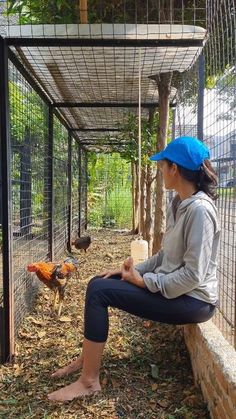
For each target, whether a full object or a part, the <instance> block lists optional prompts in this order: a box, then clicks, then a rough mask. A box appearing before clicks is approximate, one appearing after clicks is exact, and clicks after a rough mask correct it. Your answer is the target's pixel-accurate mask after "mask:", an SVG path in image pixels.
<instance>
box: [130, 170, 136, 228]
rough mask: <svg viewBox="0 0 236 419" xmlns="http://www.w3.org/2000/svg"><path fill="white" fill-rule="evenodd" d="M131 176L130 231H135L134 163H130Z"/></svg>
mask: <svg viewBox="0 0 236 419" xmlns="http://www.w3.org/2000/svg"><path fill="white" fill-rule="evenodd" d="M131 176H132V231H134V230H135V172H134V163H133V162H131Z"/></svg>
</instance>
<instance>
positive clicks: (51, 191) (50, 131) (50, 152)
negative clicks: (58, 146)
mask: <svg viewBox="0 0 236 419" xmlns="http://www.w3.org/2000/svg"><path fill="white" fill-rule="evenodd" d="M48 157H49V158H48V163H49V167H48V172H49V179H48V186H49V188H48V193H49V256H50V260H54V229H53V225H54V222H53V218H54V169H53V108H52V106H49V108H48Z"/></svg>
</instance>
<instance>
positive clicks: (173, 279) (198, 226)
mask: <svg viewBox="0 0 236 419" xmlns="http://www.w3.org/2000/svg"><path fill="white" fill-rule="evenodd" d="M214 230H215V226H214V222H213V220H212V218H211V217H210V214H209V213H208V211H207V209H206V208H205V207H203V206H196V207H195V208H194V209H192V210H191V213H190V215H189V217H188V219H187V221H186V225H185V230H184V241H185V248H186V251H185V253H184V256H183V266H181V267H180V268H179V269H177V270H176V271H174V272H171V273H168V274H164V273H158V274H154V273H151V272H147V273H145V274H144V275H143V279H144V282H145V284H146V286H147V288H148V289H149V290H150V291H151V292H158V291H160V292H161V293H162V295H163V296H164V297H166V298H176V297H178V296H180V295H182V294H186V293H188V292H190V291H191V290H193V289H194V288H197V287H198V286H199V284H200V283H201V282H202V281H204V279H205V276H206V273H207V270H208V266H209V263H210V260H211V254H212V245H213V239H214V234H215V231H214Z"/></svg>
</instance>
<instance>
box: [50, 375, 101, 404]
mask: <svg viewBox="0 0 236 419" xmlns="http://www.w3.org/2000/svg"><path fill="white" fill-rule="evenodd" d="M100 390H101V386H100V383H99V380H97V381H95V382H93V383H87V382H84V381H83V380H82V377H80V378H79V380H77V381H75V383H72V384H70V385H69V386H66V387H63V388H61V389H60V390H57V391H54V392H53V393H50V394H48V399H49V400H52V401H56V402H66V401H70V400H73V399H75V398H77V397H82V396H90V395H92V394H95V393H97V392H99V391H100Z"/></svg>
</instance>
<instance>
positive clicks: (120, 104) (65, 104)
mask: <svg viewBox="0 0 236 419" xmlns="http://www.w3.org/2000/svg"><path fill="white" fill-rule="evenodd" d="M175 106H176V104H175V103H171V104H170V108H174V107H175ZM52 107H53V108H137V107H138V102H55V103H53V104H52ZM141 107H142V108H158V107H159V103H158V102H142V103H141Z"/></svg>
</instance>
